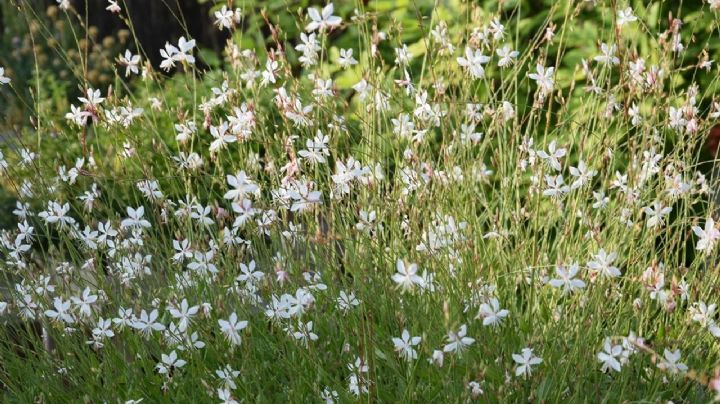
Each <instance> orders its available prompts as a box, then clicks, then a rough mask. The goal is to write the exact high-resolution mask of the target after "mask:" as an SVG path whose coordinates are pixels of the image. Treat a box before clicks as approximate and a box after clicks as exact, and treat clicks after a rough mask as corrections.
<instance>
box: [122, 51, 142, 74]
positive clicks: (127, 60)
mask: <svg viewBox="0 0 720 404" xmlns="http://www.w3.org/2000/svg"><path fill="white" fill-rule="evenodd" d="M120 64H121V65H123V66H125V77H127V76H129V75H130V73H132V74H138V73H139V72H140V71H139V65H140V55H133V54H132V53H131V52H130V50H127V49H126V50H125V54H124V55H122V56H120Z"/></svg>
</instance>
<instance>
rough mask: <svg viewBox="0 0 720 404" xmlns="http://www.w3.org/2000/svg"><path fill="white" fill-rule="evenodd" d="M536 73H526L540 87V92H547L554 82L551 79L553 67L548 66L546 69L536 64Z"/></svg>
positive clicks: (550, 89) (553, 71)
mask: <svg viewBox="0 0 720 404" xmlns="http://www.w3.org/2000/svg"><path fill="white" fill-rule="evenodd" d="M535 68H536V70H537V73H531V74H529V75H528V77H530V78H531V79H533V80H535V82H536V83H537V85H538V87H539V88H540V92H541V94H549V93H550V92H551V91H552V89H553V86H554V85H555V82H554V81H553V74H554V73H555V68H554V67H548V68H547V69H546V68H545V67H544V66H543V65H541V64H539V63H538V64H537V65H536V66H535Z"/></svg>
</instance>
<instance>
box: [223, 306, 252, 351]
mask: <svg viewBox="0 0 720 404" xmlns="http://www.w3.org/2000/svg"><path fill="white" fill-rule="evenodd" d="M218 324H219V325H220V331H222V333H223V334H224V335H225V337H226V338H227V340H228V341H230V343H231V344H233V345H240V342H241V341H242V339H241V338H240V331H242V330H244V329H245V328H246V327H247V326H248V322H247V321H238V318H237V314H236V313H235V312H233V313H232V314H230V318H229V319H227V320H218Z"/></svg>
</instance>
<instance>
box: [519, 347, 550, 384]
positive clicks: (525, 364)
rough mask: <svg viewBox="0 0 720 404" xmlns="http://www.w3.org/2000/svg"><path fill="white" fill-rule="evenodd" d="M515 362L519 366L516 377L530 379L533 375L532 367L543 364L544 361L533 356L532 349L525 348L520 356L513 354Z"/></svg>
mask: <svg viewBox="0 0 720 404" xmlns="http://www.w3.org/2000/svg"><path fill="white" fill-rule="evenodd" d="M512 358H513V360H514V361H515V363H517V364H518V366H517V367H516V368H515V376H518V377H520V376H525V377H529V376H530V375H531V373H532V367H533V366H535V365H539V364H541V363H542V361H543V360H542V359H540V358H538V357H537V356H535V354H533V350H532V348H523V349H522V351H521V353H520V354H513V355H512Z"/></svg>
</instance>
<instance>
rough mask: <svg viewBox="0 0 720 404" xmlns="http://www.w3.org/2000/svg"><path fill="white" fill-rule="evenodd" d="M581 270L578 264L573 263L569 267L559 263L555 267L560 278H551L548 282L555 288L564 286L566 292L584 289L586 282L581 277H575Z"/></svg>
mask: <svg viewBox="0 0 720 404" xmlns="http://www.w3.org/2000/svg"><path fill="white" fill-rule="evenodd" d="M579 270H580V267H579V266H578V265H577V264H571V265H570V266H569V267H568V268H567V269H566V268H565V267H564V266H562V265H558V266H556V267H555V273H557V275H558V277H559V278H557V279H551V280H550V281H549V282H548V283H549V284H550V286H552V287H554V288H562V289H563V293H564V294H567V293H570V292H574V291H576V290H578V289H582V288H584V287H585V282H583V281H582V280H581V279H575V275H577V273H578V271H579Z"/></svg>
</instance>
